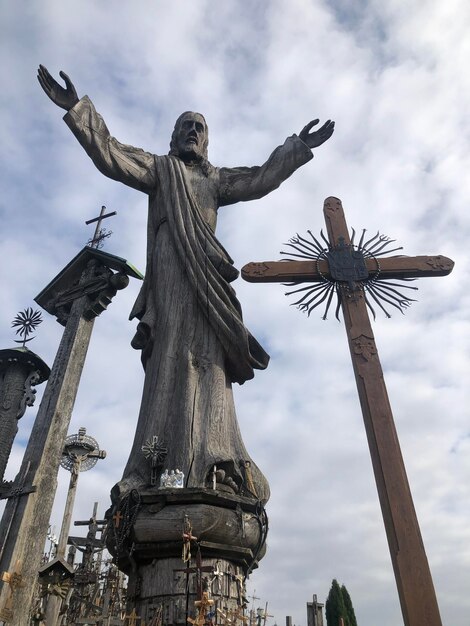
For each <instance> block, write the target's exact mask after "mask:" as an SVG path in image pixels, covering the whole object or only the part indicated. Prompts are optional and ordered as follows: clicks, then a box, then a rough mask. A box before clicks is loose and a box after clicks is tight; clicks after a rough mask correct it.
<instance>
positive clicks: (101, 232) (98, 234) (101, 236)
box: [85, 205, 117, 248]
mask: <svg viewBox="0 0 470 626" xmlns="http://www.w3.org/2000/svg"><path fill="white" fill-rule="evenodd" d="M105 211H106V207H105V206H104V205H103V206H102V207H101V211H100V214H99V215H98V217H93V218H92V219H91V220H87V221H86V222H85V224H86V225H87V226H88V225H89V224H93V223H94V222H96V228H95V234H94V235H93V237H92V238H91V239H89V240H88V244H89V245H90V247H91V248H101V246H102V245H103V241H104V240H105V239H106V238H107V237H110V236H111V235H112V234H113V233H112V231H110V230H109V231H107V230H105V229H104V228H101V222H102V221H103V220H104V219H106V218H107V217H112V216H113V215H117V212H116V211H111V213H105Z"/></svg>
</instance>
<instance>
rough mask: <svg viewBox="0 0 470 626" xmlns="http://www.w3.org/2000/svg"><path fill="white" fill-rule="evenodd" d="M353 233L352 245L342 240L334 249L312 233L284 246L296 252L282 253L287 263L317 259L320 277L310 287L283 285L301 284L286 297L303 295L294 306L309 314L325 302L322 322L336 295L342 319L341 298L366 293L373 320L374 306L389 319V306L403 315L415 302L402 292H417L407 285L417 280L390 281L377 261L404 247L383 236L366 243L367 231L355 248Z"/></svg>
mask: <svg viewBox="0 0 470 626" xmlns="http://www.w3.org/2000/svg"><path fill="white" fill-rule="evenodd" d="M351 230H352V236H351V243H350V244H346V243H345V241H344V239H343V240H340V241H339V243H338V245H337V246H334V247H333V246H332V245H331V244H330V242H329V241H328V240H327V239H326V237H325V236H324V234H323V231H322V232H321V233H320V238H321V240H319V239H317V238H316V237H315V236H314V235H313V234H312V232H311V231H310V230H309V231H307V232H308V235H309V238H306V237H301V236H300V235H299V234H297V235H296V236H295V237H292V239H290V240H289V242H288V243H286V244H285V245H287V246H289V248H291V249H292V250H293V251H294V252H293V251H292V250H289V251H287V252H283V251H281V254H284V255H289V258H286V259H285V260H286V261H293V260H294V257H295V259H305V260H307V259H308V260H314V261H315V263H316V270H317V273H318V275H319V277H320V280H319V282H318V281H316V282H310V283H308V284H305V280H302V281H300V280H299V281H295V282H292V283H284V284H285V285H286V286H289V287H294V286H297V285H302V286H301V287H299V289H294V290H292V291H288V292H286V295H287V296H290V295H293V294H299V295H300V298H299V299H298V300H296V301H295V302H293V303H292V305H293V306H297V307H298V308H299V309H300V310H301V311H303V312H305V313H307V314H308V315H310V313H311V312H312V311H313V309H315V308H316V307H318V306H320V305H321V304H323V303H325V309H324V313H323V316H322V319H326V318H327V315H328V311H329V310H330V307H331V304H332V301H333V297H334V295H335V294H336V297H337V300H336V309H335V317H336V318H337V319H338V320H339V311H340V308H341V301H342V298H344V297H345V296H346V295H347V297H350V298H356V297H360V296H361V295H362V294H364V298H365V302H366V304H367V306H368V308H369V309H370V311H371V312H372V315H373V316H374V319H375V310H374V305H376V306H378V307H379V308H380V309H382V311H383V312H384V313H385V315H386V316H387V317H391V315H390V313H389V312H388V310H387V308H386V307H387V305H390V306H393V307H395V308H396V309H398V310H399V311H400V312H401V313H403V312H404V310H405V309H406V308H407V307H409V306H410V304H411V303H412V302H414V300H413V299H412V298H409V297H408V296H407V295H406V293H404V292H403V291H402V290H403V289H413V290H417V289H418V288H417V287H413V286H411V285H407V284H405V283H407V282H410V281H413V280H415V279H414V278H411V279H407V278H393V279H390V278H387V277H386V276H383V275H382V276H381V270H380V258H377V255H378V254H380V256H381V257H382V258H383V257H385V256H387V255H390V254H392V253H393V252H397V251H398V250H402V249H403V248H402V247H397V248H392V247H391V245H392V244H393V243H394V241H395V240H393V239H390V238H389V237H387V236H386V235H381V234H380V233H377V234H376V235H374V236H373V237H371V238H370V239H368V240H367V241H364V240H365V238H366V237H365V235H366V230H365V229H364V230H363V231H362V236H361V238H360V241H359V243H358V244H357V245H355V243H354V239H355V235H356V233H355V231H354V229H351ZM325 262H326V263H325Z"/></svg>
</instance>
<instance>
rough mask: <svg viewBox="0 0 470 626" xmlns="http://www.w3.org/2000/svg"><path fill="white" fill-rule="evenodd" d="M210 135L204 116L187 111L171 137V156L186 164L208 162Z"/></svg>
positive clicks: (177, 123) (177, 122)
mask: <svg viewBox="0 0 470 626" xmlns="http://www.w3.org/2000/svg"><path fill="white" fill-rule="evenodd" d="M208 144H209V133H208V128H207V124H206V120H205V119H204V116H203V115H201V114H200V113H194V112H193V111H185V112H184V113H182V114H181V115H180V116H179V118H178V119H177V120H176V123H175V128H174V130H173V133H172V135H171V142H170V154H171V155H173V156H178V157H180V159H182V160H183V161H185V162H192V161H207V146H208Z"/></svg>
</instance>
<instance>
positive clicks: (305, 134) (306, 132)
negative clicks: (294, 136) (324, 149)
mask: <svg viewBox="0 0 470 626" xmlns="http://www.w3.org/2000/svg"><path fill="white" fill-rule="evenodd" d="M319 121H320V120H318V119H316V120H312V121H311V122H309V123H308V124H307V126H304V128H302V130H301V131H300V133H299V137H300V139H302V141H303V142H305V143H306V144H307V146H308V147H309V148H318V146H321V145H322V143H325V141H327V140H328V139H329V138H330V137H331V135H332V134H333V131H334V129H335V123H334V122H332V121H331V120H328V121H327V122H325V123H324V124H323V126H322V127H321V128H319V129H318V130H316V131H314V132H313V133H311V132H310V129H311V128H313V127H314V126H316V125H317V124H318V122H319Z"/></svg>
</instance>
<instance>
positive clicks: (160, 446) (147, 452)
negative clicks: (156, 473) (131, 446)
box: [142, 435, 168, 464]
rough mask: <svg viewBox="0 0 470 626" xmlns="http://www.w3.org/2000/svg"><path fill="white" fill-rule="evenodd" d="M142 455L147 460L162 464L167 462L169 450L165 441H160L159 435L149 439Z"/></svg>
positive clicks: (143, 447)
mask: <svg viewBox="0 0 470 626" xmlns="http://www.w3.org/2000/svg"><path fill="white" fill-rule="evenodd" d="M142 453H143V455H144V456H145V458H146V459H150V460H151V461H152V462H153V463H155V464H161V463H163V461H164V460H165V457H166V455H167V453H168V448H167V447H166V445H165V442H164V441H158V437H157V435H153V437H152V439H147V441H146V442H145V444H144V445H143V446H142Z"/></svg>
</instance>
